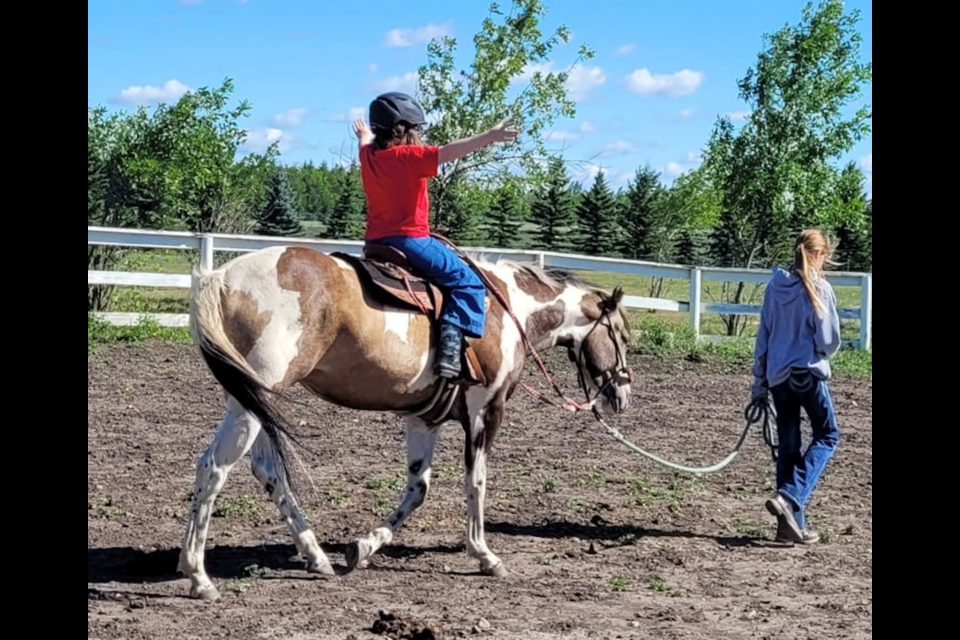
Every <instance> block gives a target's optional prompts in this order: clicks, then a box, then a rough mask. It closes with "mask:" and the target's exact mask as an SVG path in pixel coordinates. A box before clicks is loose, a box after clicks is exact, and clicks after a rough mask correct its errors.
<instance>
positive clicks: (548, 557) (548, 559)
mask: <svg viewBox="0 0 960 640" xmlns="http://www.w3.org/2000/svg"><path fill="white" fill-rule="evenodd" d="M556 558H557V555H556V554H555V553H550V554H543V553H541V554H539V555H536V556H534V557H533V562H534V563H535V564H542V565H544V566H550V565H551V564H553V561H554V560H556Z"/></svg>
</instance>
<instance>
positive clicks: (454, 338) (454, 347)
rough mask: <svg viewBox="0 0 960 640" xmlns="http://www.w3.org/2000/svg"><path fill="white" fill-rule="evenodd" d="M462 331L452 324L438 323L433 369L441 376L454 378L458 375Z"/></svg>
mask: <svg viewBox="0 0 960 640" xmlns="http://www.w3.org/2000/svg"><path fill="white" fill-rule="evenodd" d="M462 346H463V332H462V331H461V330H460V327H457V326H456V325H452V324H442V325H440V344H439V346H438V348H437V362H436V364H435V365H434V371H435V372H436V374H437V375H438V376H440V377H441V378H456V377H457V376H458V375H460V350H461V347H462Z"/></svg>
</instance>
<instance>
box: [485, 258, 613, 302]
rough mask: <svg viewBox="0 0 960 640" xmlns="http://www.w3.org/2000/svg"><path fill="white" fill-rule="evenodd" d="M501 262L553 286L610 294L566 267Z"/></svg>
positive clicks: (604, 295) (601, 294)
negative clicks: (542, 266) (543, 266)
mask: <svg viewBox="0 0 960 640" xmlns="http://www.w3.org/2000/svg"><path fill="white" fill-rule="evenodd" d="M499 264H502V265H504V266H506V267H508V268H510V269H513V270H514V271H520V272H523V273H527V274H529V275H531V276H533V277H534V278H536V279H537V280H538V281H539V282H541V283H543V284H545V285H547V286H549V287H551V288H562V287H567V286H573V287H577V288H578V289H585V290H587V291H590V292H592V293H596V294H598V295H600V296H602V297H608V296H609V293H607V292H606V291H605V290H604V289H602V288H601V287H598V286H597V285H595V284H593V283H590V282H588V281H586V280H584V279H583V278H581V277H579V276H576V275H574V274H572V273H570V272H569V271H567V270H565V269H557V268H541V267H538V266H536V265H534V264H529V263H524V262H516V261H514V260H500V261H499Z"/></svg>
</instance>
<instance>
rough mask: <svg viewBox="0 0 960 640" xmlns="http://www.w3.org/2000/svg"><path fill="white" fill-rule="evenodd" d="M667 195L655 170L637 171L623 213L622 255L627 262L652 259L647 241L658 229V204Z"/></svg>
mask: <svg viewBox="0 0 960 640" xmlns="http://www.w3.org/2000/svg"><path fill="white" fill-rule="evenodd" d="M662 193H663V186H662V185H661V184H660V176H659V174H658V173H657V172H656V171H654V170H653V169H652V168H651V167H649V166H645V167H643V168H641V169H637V173H636V175H635V176H634V179H633V181H632V182H631V183H630V185H629V186H628V187H627V191H626V194H625V196H624V198H623V203H624V206H623V207H622V209H621V213H620V216H621V224H622V226H623V237H622V240H621V242H620V246H619V249H620V253H621V254H622V255H623V257H625V258H631V259H634V260H636V259H639V258H652V257H653V256H652V253H653V251H652V247H650V246H649V243H648V241H647V237H648V236H649V234H650V230H651V228H652V227H653V225H654V218H655V216H656V209H655V207H656V204H657V200H658V198H659V197H660V196H661V194H662Z"/></svg>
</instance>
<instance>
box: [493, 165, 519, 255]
mask: <svg viewBox="0 0 960 640" xmlns="http://www.w3.org/2000/svg"><path fill="white" fill-rule="evenodd" d="M525 208H526V206H525V203H524V202H523V200H522V198H521V195H520V191H519V186H518V185H517V182H516V180H509V179H508V180H505V181H504V182H503V184H501V185H500V186H499V187H497V188H496V189H494V190H493V202H492V203H491V205H490V210H489V212H488V214H487V218H486V223H485V224H484V228H485V230H486V236H487V243H488V244H490V246H493V247H502V248H505V249H512V248H516V247H521V246H523V245H524V241H523V237H522V235H521V229H522V228H523V224H524V222H525V221H526V215H525Z"/></svg>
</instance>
